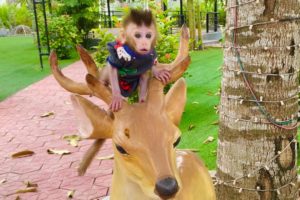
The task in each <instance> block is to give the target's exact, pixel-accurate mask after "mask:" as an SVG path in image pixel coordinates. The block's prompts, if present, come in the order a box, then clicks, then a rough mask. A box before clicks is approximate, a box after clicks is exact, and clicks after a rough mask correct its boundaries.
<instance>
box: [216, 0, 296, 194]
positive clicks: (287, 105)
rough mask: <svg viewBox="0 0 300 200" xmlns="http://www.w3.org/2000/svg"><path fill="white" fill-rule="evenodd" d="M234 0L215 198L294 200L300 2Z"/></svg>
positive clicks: (227, 43) (227, 41)
mask: <svg viewBox="0 0 300 200" xmlns="http://www.w3.org/2000/svg"><path fill="white" fill-rule="evenodd" d="M235 3H236V1H235V0H229V1H228V4H227V5H228V6H229V7H228V11H227V29H226V30H227V31H226V36H225V37H226V38H225V46H226V50H225V51H224V56H225V59H224V65H223V79H222V94H221V104H220V122H219V125H220V130H219V141H218V161H217V162H218V163H217V164H218V169H217V174H216V177H217V180H218V181H217V186H216V190H217V196H218V197H219V199H222V200H246V199H247V200H249V199H251V200H258V199H260V200H262V199H264V200H266V199H268V200H277V199H278V200H279V199H280V200H292V199H293V200H295V199H296V198H297V196H298V192H297V187H295V185H296V186H297V166H296V165H297V162H296V160H297V159H296V155H297V154H296V141H295V138H296V134H297V125H296V124H297V111H298V102H297V101H298V99H297V98H298V97H297V95H298V85H299V84H298V78H299V77H298V71H299V66H300V54H299V51H296V49H295V48H296V46H297V45H298V44H300V38H299V34H300V31H299V30H300V23H299V17H298V15H297V14H299V10H300V4H299V1H298V0H290V1H248V3H245V4H241V5H239V6H237V7H236V8H235V7H234V5H235ZM296 13H297V14H296ZM297 17H298V18H297ZM232 27H236V28H232ZM234 47H236V48H234ZM244 77H245V78H244ZM244 79H246V80H247V81H248V83H249V84H246V81H245V80H244ZM249 88H251V90H252V91H253V94H252V93H251V92H250V89H249Z"/></svg>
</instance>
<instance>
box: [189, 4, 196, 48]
mask: <svg viewBox="0 0 300 200" xmlns="http://www.w3.org/2000/svg"><path fill="white" fill-rule="evenodd" d="M187 10H188V22H189V23H188V27H189V30H190V49H191V50H194V49H195V47H196V30H195V9H194V2H193V0H187Z"/></svg>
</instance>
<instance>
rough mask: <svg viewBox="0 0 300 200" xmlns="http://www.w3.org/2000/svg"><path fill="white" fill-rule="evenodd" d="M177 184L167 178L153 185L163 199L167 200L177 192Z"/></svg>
mask: <svg viewBox="0 0 300 200" xmlns="http://www.w3.org/2000/svg"><path fill="white" fill-rule="evenodd" d="M178 189H179V188H178V183H177V181H176V179H175V178H172V177H167V178H165V179H162V180H160V181H158V182H156V184H155V190H156V191H157V193H158V195H159V196H160V197H161V198H163V199H168V198H171V197H172V196H174V195H175V194H176V193H177V191H178Z"/></svg>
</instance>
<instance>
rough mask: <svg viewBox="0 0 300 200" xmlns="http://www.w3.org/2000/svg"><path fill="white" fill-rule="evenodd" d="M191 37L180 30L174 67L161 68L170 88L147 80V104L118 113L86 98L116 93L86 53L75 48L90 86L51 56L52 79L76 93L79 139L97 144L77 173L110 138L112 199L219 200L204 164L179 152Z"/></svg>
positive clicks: (73, 98)
mask: <svg viewBox="0 0 300 200" xmlns="http://www.w3.org/2000/svg"><path fill="white" fill-rule="evenodd" d="M188 42H189V36H188V29H187V27H186V26H183V27H182V28H181V32H180V43H179V44H180V45H179V50H178V53H177V56H176V58H175V60H174V61H173V62H172V63H169V64H163V63H157V65H158V67H159V68H160V69H167V70H170V73H171V78H170V81H169V82H170V83H171V82H175V83H174V84H173V85H172V87H171V88H170V90H169V91H168V92H167V94H165V95H164V93H163V90H164V87H165V85H163V83H162V82H161V81H159V80H157V79H155V78H154V77H152V78H151V79H150V80H149V81H150V82H149V86H148V96H147V100H146V102H144V103H133V104H129V103H127V102H126V101H124V104H123V105H124V106H123V107H122V109H121V110H119V111H118V112H114V113H112V112H110V111H109V110H103V109H100V108H99V107H98V106H97V105H95V104H94V103H92V102H91V101H90V100H88V99H87V98H85V97H83V96H82V95H92V96H96V97H97V98H100V99H102V100H103V101H104V102H106V103H107V104H109V103H110V102H111V99H112V93H111V90H110V88H109V87H108V86H106V85H105V84H103V83H101V82H100V81H99V77H100V76H101V71H100V70H98V68H97V67H96V64H95V62H94V61H93V59H92V57H91V56H90V55H89V54H88V52H87V51H86V50H85V49H84V48H82V47H80V46H77V51H78V52H79V55H80V58H81V60H82V62H83V63H84V65H85V66H86V68H87V71H88V74H87V75H86V83H78V82H75V81H73V80H71V79H70V78H68V77H66V76H65V75H64V74H63V73H62V72H61V70H60V69H59V67H58V62H57V56H56V53H55V52H51V55H50V57H49V60H50V66H51V70H52V74H53V75H54V77H55V79H56V80H57V82H58V83H59V84H60V85H61V86H62V87H63V88H64V89H66V90H67V91H69V92H71V93H73V94H72V95H71V101H72V104H73V107H74V110H75V114H76V116H77V117H78V119H79V134H80V136H81V137H82V138H85V139H93V140H94V143H93V144H92V146H91V147H90V149H89V150H88V151H87V152H86V154H85V156H84V158H83V160H82V162H81V164H80V166H79V168H78V172H79V174H80V175H83V174H84V173H85V171H86V169H87V167H88V165H89V164H90V162H91V161H92V160H93V157H94V156H95V155H96V154H97V152H98V151H99V150H100V149H101V146H102V144H103V142H104V141H105V140H106V139H112V142H113V151H114V168H113V176H112V185H111V192H110V199H111V200H161V199H173V200H215V199H216V196H215V190H214V186H213V183H212V179H211V177H210V175H209V172H208V170H207V168H206V167H205V165H204V163H203V161H201V160H200V159H199V158H198V157H197V156H196V155H195V154H194V153H193V152H191V151H188V150H179V149H176V145H177V144H178V143H179V141H180V135H181V132H180V130H179V128H178V125H179V123H180V120H181V117H182V113H183V111H184V106H185V103H186V98H187V96H186V93H187V86H186V82H185V80H184V78H182V77H181V76H182V74H183V73H184V71H185V70H186V69H187V68H188V66H189V64H190V57H189V53H188V52H189V47H188Z"/></svg>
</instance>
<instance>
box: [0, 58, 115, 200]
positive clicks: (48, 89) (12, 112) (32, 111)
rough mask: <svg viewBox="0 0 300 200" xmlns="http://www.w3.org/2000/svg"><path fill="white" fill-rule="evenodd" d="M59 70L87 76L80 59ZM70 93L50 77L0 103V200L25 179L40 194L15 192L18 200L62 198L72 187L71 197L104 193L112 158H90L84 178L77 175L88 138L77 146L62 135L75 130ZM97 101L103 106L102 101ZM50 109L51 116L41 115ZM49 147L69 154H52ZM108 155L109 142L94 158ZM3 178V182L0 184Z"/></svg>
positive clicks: (98, 196)
mask: <svg viewBox="0 0 300 200" xmlns="http://www.w3.org/2000/svg"><path fill="white" fill-rule="evenodd" d="M63 72H64V74H66V75H67V76H69V77H70V78H72V79H74V80H81V81H83V80H84V76H85V74H86V72H85V69H84V68H83V67H82V64H81V62H76V63H74V64H73V65H71V66H69V67H67V68H66V69H64V70H63ZM16 81H18V80H16ZM69 96H70V93H68V92H66V91H65V90H64V89H62V88H61V87H60V86H59V85H58V83H56V81H55V80H54V78H53V76H49V77H47V78H45V79H44V80H42V81H40V82H38V83H36V84H33V85H31V86H30V87H28V88H26V89H24V90H22V91H20V92H18V93H17V94H15V95H13V96H11V97H10V98H8V99H6V100H4V101H2V102H0V137H1V139H0V199H7V200H8V199H12V200H15V199H16V196H17V195H15V194H14V193H15V192H16V191H17V190H19V189H23V188H25V187H26V186H25V185H24V183H23V182H26V181H30V182H33V183H37V184H38V192H37V193H26V194H19V195H18V196H19V197H20V199H21V200H24V199H26V200H36V199H41V200H47V199H49V200H63V199H67V193H68V191H70V190H75V194H74V198H73V199H78V200H79V199H82V200H92V199H102V197H103V196H106V195H107V194H108V187H109V185H110V181H111V174H112V162H113V161H112V160H102V161H100V160H94V162H93V163H92V164H91V166H90V168H89V169H88V171H87V173H86V175H85V176H82V177H79V176H77V172H76V167H77V166H78V163H79V161H80V159H81V158H82V156H83V154H84V152H85V151H86V150H87V148H88V147H89V146H90V144H91V142H92V141H80V142H79V146H78V147H72V146H70V145H69V144H68V142H67V141H66V140H64V139H63V136H65V135H73V134H76V133H77V126H76V125H77V124H76V119H75V116H74V113H73V109H72V105H71V102H70V98H69ZM97 103H98V105H102V106H103V103H102V102H101V101H98V100H97ZM49 111H53V112H54V113H55V114H54V115H52V116H50V117H46V118H41V117H40V115H42V114H44V113H47V112H49ZM49 148H55V149H66V150H69V151H71V152H72V153H71V154H70V155H64V156H60V155H50V154H48V153H47V149H49ZM26 149H29V150H32V151H34V152H35V154H34V155H33V156H30V157H24V158H18V159H12V158H11V154H12V153H14V152H18V151H21V150H26ZM111 153H112V150H111V141H108V142H106V144H105V145H104V147H103V148H102V151H101V152H100V153H99V154H98V156H105V155H110V154H111ZM3 179H5V180H6V182H4V183H1V182H2V180H3Z"/></svg>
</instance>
